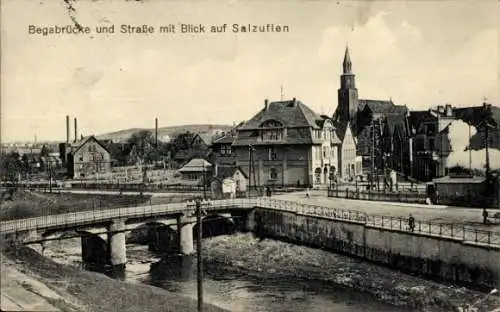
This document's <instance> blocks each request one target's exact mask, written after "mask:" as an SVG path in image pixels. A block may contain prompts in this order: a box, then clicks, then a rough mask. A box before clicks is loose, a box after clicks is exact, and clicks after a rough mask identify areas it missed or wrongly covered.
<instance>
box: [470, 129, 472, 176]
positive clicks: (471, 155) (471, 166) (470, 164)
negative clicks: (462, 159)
mask: <svg viewBox="0 0 500 312" xmlns="http://www.w3.org/2000/svg"><path fill="white" fill-rule="evenodd" d="M470 127H471V125H470V124H469V173H470V174H471V175H472V148H471V143H470V140H471V135H470Z"/></svg>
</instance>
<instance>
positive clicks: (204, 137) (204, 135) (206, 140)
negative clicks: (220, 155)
mask: <svg viewBox="0 0 500 312" xmlns="http://www.w3.org/2000/svg"><path fill="white" fill-rule="evenodd" d="M196 137H199V138H200V139H201V140H202V141H203V143H205V144H206V145H207V146H210V145H212V138H213V135H212V134H210V133H198V134H196V135H195V136H194V137H193V142H194V140H195V139H196Z"/></svg>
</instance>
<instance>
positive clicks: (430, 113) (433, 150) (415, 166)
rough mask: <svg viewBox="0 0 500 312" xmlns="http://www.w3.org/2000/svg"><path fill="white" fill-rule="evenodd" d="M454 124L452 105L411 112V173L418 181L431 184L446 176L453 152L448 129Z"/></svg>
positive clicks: (454, 117)
mask: <svg viewBox="0 0 500 312" xmlns="http://www.w3.org/2000/svg"><path fill="white" fill-rule="evenodd" d="M454 120H456V116H455V114H454V110H453V108H452V106H451V105H449V104H447V105H445V106H442V105H439V106H437V107H436V108H431V109H429V110H427V111H412V112H410V117H409V123H410V127H411V129H412V130H411V131H412V132H413V137H414V140H413V143H412V161H411V165H412V172H413V176H414V177H416V178H417V179H418V180H421V181H430V180H432V179H434V178H437V177H444V176H446V174H447V167H448V162H447V159H448V156H449V155H450V153H451V152H452V146H451V142H450V138H449V135H448V134H449V126H450V125H451V124H452V122H453V121H454Z"/></svg>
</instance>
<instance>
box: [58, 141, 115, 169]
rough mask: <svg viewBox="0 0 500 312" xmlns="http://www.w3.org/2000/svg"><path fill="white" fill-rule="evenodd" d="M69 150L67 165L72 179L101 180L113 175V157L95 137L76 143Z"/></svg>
mask: <svg viewBox="0 0 500 312" xmlns="http://www.w3.org/2000/svg"><path fill="white" fill-rule="evenodd" d="M68 149H69V151H68V153H67V163H66V164H67V170H68V175H69V176H70V177H71V178H73V179H90V178H96V179H99V178H105V177H109V176H110V175H111V155H110V153H109V151H108V149H107V148H106V147H105V146H104V145H103V144H102V143H101V142H100V141H99V140H97V139H96V138H95V136H93V135H91V136H89V137H87V138H83V140H81V141H79V142H74V143H72V144H71V145H70V146H69V148H68Z"/></svg>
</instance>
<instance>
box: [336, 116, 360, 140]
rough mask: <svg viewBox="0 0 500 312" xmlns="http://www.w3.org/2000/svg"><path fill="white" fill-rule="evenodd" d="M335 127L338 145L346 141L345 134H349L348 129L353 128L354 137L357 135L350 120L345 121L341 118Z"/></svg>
mask: <svg viewBox="0 0 500 312" xmlns="http://www.w3.org/2000/svg"><path fill="white" fill-rule="evenodd" d="M333 126H334V127H335V136H336V139H337V140H338V143H342V142H343V141H344V138H345V134H346V132H347V127H351V133H352V134H353V135H354V133H355V132H354V131H353V129H352V124H351V123H350V122H349V121H348V120H345V119H344V118H342V117H339V118H338V119H337V120H335V121H334V123H333ZM334 139H335V138H334ZM334 143H335V142H334Z"/></svg>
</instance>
